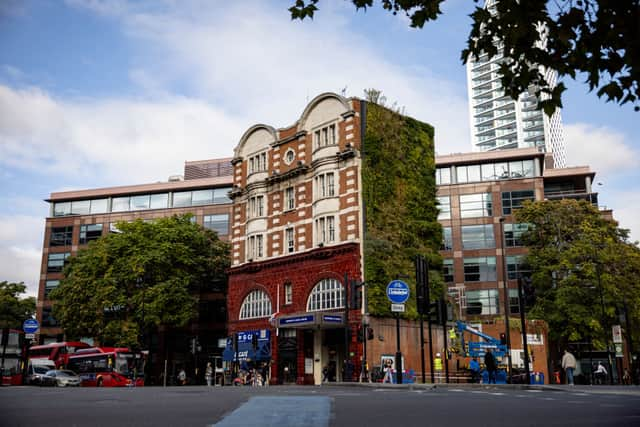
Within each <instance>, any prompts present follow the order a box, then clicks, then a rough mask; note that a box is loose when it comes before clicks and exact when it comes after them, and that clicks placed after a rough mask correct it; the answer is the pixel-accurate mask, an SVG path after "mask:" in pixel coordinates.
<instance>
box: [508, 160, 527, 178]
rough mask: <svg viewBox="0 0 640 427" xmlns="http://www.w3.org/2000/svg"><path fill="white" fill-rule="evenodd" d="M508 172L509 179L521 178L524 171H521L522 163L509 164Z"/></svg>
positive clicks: (519, 161)
mask: <svg viewBox="0 0 640 427" xmlns="http://www.w3.org/2000/svg"><path fill="white" fill-rule="evenodd" d="M509 172H510V173H511V178H523V177H524V170H523V169H522V161H521V160H518V161H514V162H509Z"/></svg>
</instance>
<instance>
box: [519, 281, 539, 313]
mask: <svg viewBox="0 0 640 427" xmlns="http://www.w3.org/2000/svg"><path fill="white" fill-rule="evenodd" d="M522 294H523V299H524V305H525V307H533V306H534V305H535V304H536V289H535V288H534V287H533V281H532V280H531V277H528V276H527V277H522Z"/></svg>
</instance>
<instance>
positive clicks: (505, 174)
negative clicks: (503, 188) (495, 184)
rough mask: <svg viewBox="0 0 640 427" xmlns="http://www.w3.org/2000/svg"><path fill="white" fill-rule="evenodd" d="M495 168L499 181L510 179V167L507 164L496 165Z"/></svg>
mask: <svg viewBox="0 0 640 427" xmlns="http://www.w3.org/2000/svg"><path fill="white" fill-rule="evenodd" d="M494 168H495V174H496V177H497V178H498V179H509V165H508V164H507V163H496V164H494Z"/></svg>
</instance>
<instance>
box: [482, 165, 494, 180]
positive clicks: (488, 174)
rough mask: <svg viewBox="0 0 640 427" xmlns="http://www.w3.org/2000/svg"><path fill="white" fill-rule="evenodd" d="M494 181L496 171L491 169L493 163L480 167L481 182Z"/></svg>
mask: <svg viewBox="0 0 640 427" xmlns="http://www.w3.org/2000/svg"><path fill="white" fill-rule="evenodd" d="M496 179H497V177H496V171H495V169H494V167H493V163H489V164H484V165H482V180H483V181H495V180H496Z"/></svg>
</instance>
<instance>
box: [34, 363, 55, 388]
mask: <svg viewBox="0 0 640 427" xmlns="http://www.w3.org/2000/svg"><path fill="white" fill-rule="evenodd" d="M50 371H51V367H50V366H48V365H29V370H28V374H27V384H30V385H39V386H55V385H56V384H57V381H56V379H55V378H54V377H51V376H49V375H47V373H48V372H50Z"/></svg>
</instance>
